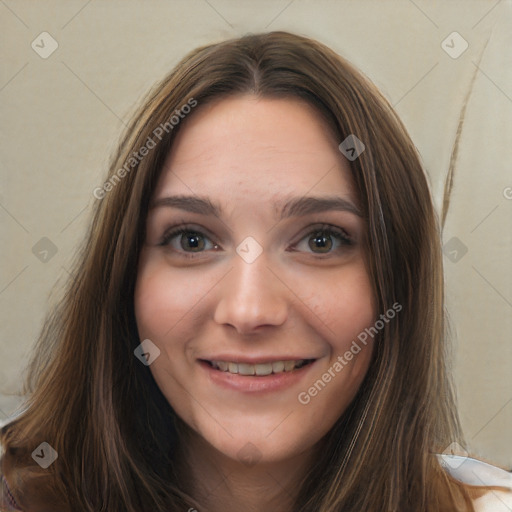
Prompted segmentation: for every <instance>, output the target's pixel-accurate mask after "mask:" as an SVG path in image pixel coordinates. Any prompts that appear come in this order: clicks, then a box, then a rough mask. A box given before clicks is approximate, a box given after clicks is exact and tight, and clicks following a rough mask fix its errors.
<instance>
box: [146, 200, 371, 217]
mask: <svg viewBox="0 0 512 512" xmlns="http://www.w3.org/2000/svg"><path fill="white" fill-rule="evenodd" d="M162 206H167V207H170V208H178V209H180V210H185V211H188V212H191V213H198V214H200V215H210V216H211V215H213V216H214V217H218V218H220V217H221V213H222V208H221V207H220V205H218V204H217V203H213V202H212V201H211V200H210V199H209V198H207V197H200V196H187V195H177V196H169V197H162V198H161V199H157V200H156V201H154V202H153V203H152V204H151V206H150V208H151V209H153V208H158V207H162ZM274 207H275V211H276V213H277V216H278V219H279V220H282V219H284V218H287V217H300V216H305V215H311V214H313V213H321V212H325V211H330V210H336V211H345V212H349V213H352V214H354V215H357V216H358V217H361V218H362V217H363V214H362V213H361V210H359V208H357V207H356V206H355V205H354V204H353V203H352V202H351V201H349V200H348V199H344V198H342V197H338V196H322V197H294V198H291V199H288V200H287V201H286V202H285V203H284V204H282V202H280V203H276V204H274Z"/></svg>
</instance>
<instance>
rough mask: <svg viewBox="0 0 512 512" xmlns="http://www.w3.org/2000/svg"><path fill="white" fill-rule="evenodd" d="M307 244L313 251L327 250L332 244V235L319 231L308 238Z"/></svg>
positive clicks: (321, 251) (323, 251)
mask: <svg viewBox="0 0 512 512" xmlns="http://www.w3.org/2000/svg"><path fill="white" fill-rule="evenodd" d="M308 245H309V247H310V249H311V250H312V251H314V252H320V253H326V252H329V251H330V250H331V249H332V246H333V241H332V235H329V234H327V235H326V234H325V233H324V232H322V231H319V232H318V233H315V234H314V235H313V236H311V237H310V238H309V240H308Z"/></svg>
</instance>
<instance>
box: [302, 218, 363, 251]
mask: <svg viewBox="0 0 512 512" xmlns="http://www.w3.org/2000/svg"><path fill="white" fill-rule="evenodd" d="M353 245H354V242H353V240H352V238H351V237H350V236H349V235H348V234H347V232H346V231H345V230H344V229H341V228H338V227H335V226H330V225H325V226H318V227H317V228H316V229H313V230H312V231H310V232H309V233H308V234H307V235H306V236H304V237H303V238H302V239H301V240H300V241H299V242H298V243H297V244H295V245H294V246H293V250H294V251H301V252H306V253H310V254H318V255H334V254H336V253H340V252H342V251H343V250H345V249H348V248H349V247H350V246H353Z"/></svg>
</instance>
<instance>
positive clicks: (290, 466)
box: [178, 433, 313, 512]
mask: <svg viewBox="0 0 512 512" xmlns="http://www.w3.org/2000/svg"><path fill="white" fill-rule="evenodd" d="M181 450H182V454H181V455H180V457H179V459H178V460H179V462H178V466H179V474H180V475H181V477H180V480H181V483H182V484H183V485H184V487H185V488H184V490H185V492H186V493H187V494H188V495H190V496H192V497H193V498H194V499H195V500H196V501H197V502H198V503H199V504H200V505H201V507H200V511H199V512H235V511H236V512H239V511H240V510H244V511H246V512H269V511H274V510H279V512H293V505H294V503H295V500H296V498H297V495H298V492H299V489H300V485H301V482H302V481H303V479H304V477H305V475H306V473H307V469H308V468H310V467H311V465H312V463H313V459H312V454H313V450H312V449H311V450H310V451H309V452H305V453H302V454H299V455H297V456H294V457H293V458H290V459H288V460H283V461H278V462H264V461H260V462H257V463H254V464H249V463H243V462H241V461H239V460H234V459H231V458H229V457H227V456H225V455H224V454H222V453H220V452H219V451H218V450H216V449H215V448H214V447H213V446H211V445H210V444H208V443H207V442H206V441H205V440H204V439H202V438H201V437H200V436H198V435H197V434H196V433H190V435H188V436H187V441H186V443H181Z"/></svg>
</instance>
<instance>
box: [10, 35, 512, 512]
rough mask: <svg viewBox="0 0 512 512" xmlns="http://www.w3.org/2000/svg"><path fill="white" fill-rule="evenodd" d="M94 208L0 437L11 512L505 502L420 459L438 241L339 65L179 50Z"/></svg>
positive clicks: (506, 487)
mask: <svg viewBox="0 0 512 512" xmlns="http://www.w3.org/2000/svg"><path fill="white" fill-rule="evenodd" d="M94 195H95V197H96V198H97V200H98V202H97V205H96V210H95V216H94V220H93V222H92V225H91V228H90V231H89V235H88V238H87V241H86V243H85V245H84V248H83V251H82V256H81V258H80V260H79V262H78V264H77V269H76V272H75V274H74V277H73V279H72V280H71V282H70V284H69V287H68V289H67V293H66V294H65V296H64V298H63V300H62V303H61V305H60V307H59V309H58V311H56V312H55V313H54V314H53V315H51V316H50V318H49V319H48V322H47V323H46V325H45V328H44V330H43V332H42V335H41V338H40V341H39V346H38V351H37V357H36V358H35V359H34V362H33V365H32V373H31V380H30V389H31V390H32V393H31V394H30V399H29V401H28V403H27V408H26V410H25V411H24V412H23V413H22V414H21V415H20V416H18V417H17V418H15V419H13V421H12V422H11V423H9V424H8V425H7V426H6V427H4V429H3V434H2V442H3V445H4V447H5V455H4V458H3V463H2V468H3V474H4V482H5V498H4V500H5V501H6V502H10V506H12V507H13V508H15V509H16V508H19V509H20V510H23V511H26V512H32V511H38V512H39V511H47V510H48V511H50V510H51V511H52V512H57V511H82V510H83V511H99V510H102V511H109V512H114V511H115V512H117V511H123V512H124V511H129V512H135V511H137V512H140V511H152V512H154V511H164V510H165V511H170V510H173V511H174V510H175V511H184V510H189V511H193V510H200V511H209V512H217V511H220V510H223V511H230V510H240V508H241V507H242V509H244V510H254V511H274V510H275V511H280V512H285V511H290V512H291V511H293V512H296V511H300V512H309V511H315V512H316V511H322V512H327V511H338V510H339V511H341V510H343V511H344V512H349V511H361V510H368V511H372V512H373V511H375V512H376V511H387V512H389V511H419V512H420V511H425V512H426V511H428V512H434V511H435V512H441V511H443V512H445V511H450V512H452V511H454V510H456V511H473V510H498V509H495V508H489V507H494V506H495V504H493V503H494V502H496V500H498V506H500V505H499V503H502V504H503V506H507V505H506V502H505V500H507V499H510V494H507V493H510V488H511V487H512V484H511V482H510V478H509V475H508V474H507V473H506V472H504V471H501V470H499V469H497V468H493V467H492V466H489V467H487V465H483V464H482V463H478V462H475V461H471V460H466V459H464V458H457V457H454V456H439V455H436V454H440V453H441V452H443V451H445V450H446V449H447V448H448V447H450V450H452V448H453V447H454V446H456V447H457V446H459V445H458V442H462V441H461V439H460V432H459V425H458V419H457V415H456V413H455V408H454V403H453V395H452V391H451V387H450V383H449V379H448V377H447V370H446V363H445V356H444V354H445V351H446V346H445V340H446V334H445V330H446V324H445V319H444V305H443V277H442V259H441V251H440V240H439V239H440V236H439V227H438V224H437V219H436V216H435V214H434V210H433V206H432V201H431V198H430V195H429V190H428V186H427V182H426V179H425V175H424V173H423V170H422V168H421V165H420V163H419V159H418V156H417V154H416V151H415V148H414V146H413V144H412V142H411V141H410V139H409V137H408V135H407V134H406V132H405V129H404V128H403V126H402V124H401V123H400V121H399V120H398V119H397V117H396V115H395V114H394V112H393V111H392V109H391V107H390V106H389V104H388V103H387V101H386V100H385V99H384V98H383V97H382V95H381V94H380V93H379V92H378V91H377V90H376V89H375V87H374V86H373V85H372V84H371V83H369V81H368V80H367V79H365V78H364V77H362V76H361V74H360V73H359V72H357V71H356V70H355V69H354V68H353V67H352V66H351V65H349V64H348V63H347V62H346V61H344V60H343V59H341V58H340V57H339V56H337V55H336V54H334V53H333V52H332V51H331V50H329V49H328V48H326V47H325V46H323V45H321V44H319V43H318V42H315V41H312V40H309V39H306V38H303V37H299V36H296V35H292V34H288V33H284V32H274V33H269V34H261V35H251V36H246V37H242V38H240V39H236V40H231V41H226V42H223V43H220V44H216V45H210V46H207V47H203V48H199V49H197V50H195V51H194V52H192V53H191V54H190V55H189V56H187V57H186V58H185V59H184V60H183V61H182V62H181V63H180V64H179V65H178V66H177V68H176V69H175V70H174V71H173V72H172V73H171V74H170V75H169V76H168V77H167V78H166V79H164V80H163V81H162V82H161V83H160V84H159V85H158V86H157V87H156V88H155V90H154V91H153V92H152V93H151V95H150V96H149V97H148V99H147V100H146V102H145V104H144V105H143V106H142V108H141V109H140V110H139V112H138V114H137V115H136V116H135V118H134V120H133V122H132V124H131V126H130V127H129V129H128V131H127V134H126V136H125V138H124V140H123V142H122V144H121V145H120V148H119V150H118V152H117V155H116V156H115V158H114V160H113V162H112V166H111V171H110V174H109V176H108V178H107V180H106V181H105V183H104V184H103V185H102V186H101V187H98V188H97V189H96V190H95V191H94ZM464 468H466V469H467V470H470V473H471V474H473V473H474V474H476V475H484V473H485V471H484V470H487V471H488V473H486V475H487V476H482V478H481V479H480V481H478V482H475V481H469V480H468V478H467V477H463V476H461V475H463V474H464ZM489 475H491V476H489ZM482 483H483V484H484V485H482ZM493 500H494V501H493ZM482 507H483V508H482ZM503 510H507V509H506V508H504V509H503Z"/></svg>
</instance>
